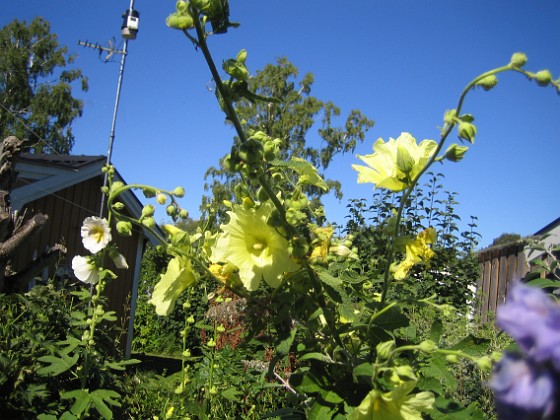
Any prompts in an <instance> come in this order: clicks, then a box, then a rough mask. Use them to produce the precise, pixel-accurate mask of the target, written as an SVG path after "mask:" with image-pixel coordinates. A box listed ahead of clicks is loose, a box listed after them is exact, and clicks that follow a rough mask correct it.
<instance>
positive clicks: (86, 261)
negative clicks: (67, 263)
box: [72, 255, 99, 284]
mask: <svg viewBox="0 0 560 420" xmlns="http://www.w3.org/2000/svg"><path fill="white" fill-rule="evenodd" d="M72 270H74V275H75V276H76V277H77V278H78V280H80V281H82V282H84V283H87V284H96V283H97V282H98V281H99V273H98V272H97V267H95V264H93V263H92V262H91V260H90V258H88V257H82V256H81V255H76V256H75V257H74V258H72Z"/></svg>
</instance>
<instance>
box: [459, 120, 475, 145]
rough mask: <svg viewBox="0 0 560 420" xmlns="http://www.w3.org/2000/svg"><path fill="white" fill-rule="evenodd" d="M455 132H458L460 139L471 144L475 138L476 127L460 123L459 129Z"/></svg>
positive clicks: (463, 122) (467, 123)
mask: <svg viewBox="0 0 560 420" xmlns="http://www.w3.org/2000/svg"><path fill="white" fill-rule="evenodd" d="M457 131H458V132H459V138H460V139H463V140H467V141H468V142H469V143H471V144H473V143H474V137H475V136H476V127H475V126H474V124H471V123H469V122H465V121H461V122H460V123H459V127H457Z"/></svg>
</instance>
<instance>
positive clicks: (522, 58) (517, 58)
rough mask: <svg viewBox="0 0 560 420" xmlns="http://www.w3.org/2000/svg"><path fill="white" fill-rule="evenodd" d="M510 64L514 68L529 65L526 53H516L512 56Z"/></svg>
mask: <svg viewBox="0 0 560 420" xmlns="http://www.w3.org/2000/svg"><path fill="white" fill-rule="evenodd" d="M510 63H511V64H512V66H514V67H523V66H524V65H525V63H527V56H526V55H525V54H524V53H521V52H516V53H514V54H513V55H512V56H511V60H510Z"/></svg>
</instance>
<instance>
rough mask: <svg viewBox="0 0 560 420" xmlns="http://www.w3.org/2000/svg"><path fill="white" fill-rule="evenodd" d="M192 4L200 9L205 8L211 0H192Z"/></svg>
mask: <svg viewBox="0 0 560 420" xmlns="http://www.w3.org/2000/svg"><path fill="white" fill-rule="evenodd" d="M191 4H192V5H193V6H194V7H196V8H197V9H198V10H205V9H206V8H207V7H208V6H209V5H210V0H191Z"/></svg>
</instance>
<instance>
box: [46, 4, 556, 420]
mask: <svg viewBox="0 0 560 420" xmlns="http://www.w3.org/2000/svg"><path fill="white" fill-rule="evenodd" d="M167 25H168V26H169V27H170V28H173V29H176V30H179V31H181V32H182V33H183V34H184V35H185V39H186V41H187V42H190V43H192V44H193V45H194V47H195V49H196V50H197V51H199V52H200V53H201V54H202V55H203V57H204V59H205V61H206V62H207V64H208V67H209V69H210V73H211V76H212V79H213V82H214V83H215V87H216V97H217V101H218V106H220V107H221V109H222V110H223V112H224V113H225V117H226V120H227V121H228V122H229V123H230V124H231V125H232V126H233V127H234V129H235V133H236V139H235V140H234V142H233V145H232V146H231V151H230V153H229V154H228V155H227V156H226V157H225V158H224V160H223V168H224V170H225V171H226V172H229V173H230V174H231V175H232V176H233V175H235V177H236V178H235V179H236V180H237V181H238V182H237V184H236V185H235V186H234V187H233V198H232V199H231V200H225V201H220V200H214V201H212V200H209V201H208V202H207V203H206V204H207V205H206V207H205V213H204V215H203V218H202V220H201V223H200V224H199V226H198V227H197V230H196V232H195V233H189V232H187V230H186V229H182V228H181V225H180V224H177V223H169V224H166V225H164V226H163V231H164V233H165V235H161V231H160V230H159V229H156V220H155V210H156V206H158V205H159V206H163V207H164V208H165V210H166V212H167V214H168V215H169V216H170V217H171V218H172V219H173V220H174V221H175V222H178V221H180V220H181V219H186V218H187V217H188V214H187V212H186V211H185V210H184V209H182V208H180V206H179V204H178V201H177V199H178V198H181V197H183V196H184V195H185V190H184V189H183V188H181V187H177V188H176V189H174V190H171V191H167V190H162V189H159V188H157V187H154V186H148V185H138V184H129V185H124V184H123V183H121V182H116V181H113V179H112V174H113V171H114V170H113V168H111V167H110V166H108V167H106V168H105V171H106V172H107V175H108V180H109V185H108V187H106V190H105V193H106V194H107V207H108V210H109V216H108V218H107V220H105V219H101V218H89V219H87V220H86V221H85V222H84V226H83V228H82V236H83V238H84V245H85V246H86V248H87V249H89V250H90V251H91V252H92V255H89V256H76V257H74V260H73V268H74V272H75V275H76V276H77V277H78V279H80V280H82V281H83V282H85V283H89V284H93V285H95V288H94V293H93V295H92V297H91V304H90V307H89V308H88V309H87V314H88V316H87V317H85V318H84V319H83V324H82V325H83V326H84V327H85V328H84V329H83V331H82V335H81V336H79V337H75V338H67V339H66V341H64V342H63V345H61V343H59V344H57V345H56V346H55V349H56V351H55V355H54V356H43V357H42V358H40V359H39V361H43V362H47V363H50V364H49V365H47V367H46V368H44V369H43V370H42V373H46V374H48V373H50V374H51V375H53V376H59V375H61V374H63V373H64V374H68V373H71V374H72V375H73V377H74V378H77V379H79V380H78V381H77V382H76V384H77V386H76V387H75V388H74V389H72V390H67V391H65V392H63V393H62V394H61V398H62V400H64V401H66V402H67V406H66V407H65V408H64V410H59V411H58V412H56V410H54V409H52V413H53V414H44V415H43V416H42V417H41V418H43V419H47V418H56V417H57V416H59V415H60V418H84V417H87V416H88V415H93V416H97V415H101V416H103V417H106V418H111V417H112V416H113V415H114V413H117V412H118V413H121V414H122V415H123V416H126V412H125V411H126V410H125V409H124V408H123V407H120V406H122V403H125V404H127V405H128V406H129V407H131V409H132V408H133V409H134V410H135V412H137V413H139V412H141V408H139V407H137V406H134V404H138V401H137V402H134V401H131V398H130V396H129V395H128V396H124V397H121V394H120V392H119V389H114V388H113V387H111V383H110V381H108V380H105V379H104V378H106V372H107V371H118V370H122V369H124V368H125V365H126V364H127V363H130V362H115V361H110V360H109V359H104V358H103V355H102V354H100V353H99V351H98V344H99V343H98V339H97V337H98V328H100V327H99V326H100V325H101V324H102V323H103V321H105V320H107V321H110V320H111V319H112V315H111V314H110V313H108V312H105V310H104V307H103V305H101V304H100V303H99V302H100V299H101V294H102V291H103V288H104V285H105V284H106V282H108V281H113V278H114V277H115V276H114V274H113V273H112V271H110V270H108V269H106V268H103V262H104V261H105V259H104V257H105V256H110V257H111V259H112V260H113V261H114V263H115V264H116V265H117V266H124V265H125V264H126V262H125V261H123V260H122V257H121V256H120V254H119V253H118V251H117V250H116V249H115V248H114V247H113V246H112V245H111V226H112V225H113V224H114V226H115V230H116V231H117V232H118V233H119V234H121V235H129V234H130V232H131V230H132V228H133V226H134V225H136V226H140V227H142V228H144V229H147V230H149V231H150V232H151V234H152V235H153V236H154V237H156V238H158V239H159V241H160V248H159V251H158V252H164V253H165V254H166V255H167V256H166V257H165V258H163V259H162V263H163V264H164V265H165V268H164V272H163V273H162V274H161V275H160V276H159V281H158V282H157V284H156V285H155V287H154V288H153V290H147V291H146V292H147V293H150V295H149V296H150V297H149V302H150V304H151V305H153V309H154V311H155V313H156V314H157V315H158V316H160V317H171V316H173V317H176V318H174V319H181V320H182V327H181V330H180V331H178V334H179V335H180V336H181V338H182V349H181V358H182V368H181V371H180V372H178V373H177V374H175V375H172V376H170V377H168V378H165V379H164V378H163V377H159V376H156V377H152V378H150V379H149V380H148V379H147V378H145V377H143V379H138V380H139V381H140V380H146V381H149V383H150V384H151V385H150V386H151V387H153V388H154V389H155V388H156V387H157V385H154V384H157V383H158V381H161V384H162V388H163V387H164V385H163V384H165V387H169V384H170V383H172V382H170V381H175V383H174V385H173V393H172V394H170V396H169V397H161V396H158V397H157V398H155V399H154V400H153V404H156V405H157V404H160V407H159V409H160V411H159V412H158V413H150V416H158V418H169V419H171V418H201V419H204V418H264V417H269V418H274V417H276V418H310V419H325V418H350V419H370V418H376V419H377V418H379V419H407V420H411V419H422V418H434V419H436V418H487V417H488V415H489V414H488V413H489V410H491V404H492V401H491V397H489V396H488V395H489V391H488V393H486V394H485V392H484V390H483V388H484V387H485V384H486V383H487V382H488V383H489V384H490V385H492V386H493V387H494V389H496V398H497V401H498V407H499V408H500V410H499V413H500V414H501V415H502V416H503V418H513V416H515V415H516V414H515V413H521V412H523V413H525V414H527V417H525V418H541V417H543V418H545V416H548V417H549V418H554V417H555V415H558V413H560V407H558V406H557V403H556V400H557V398H556V396H557V395H558V377H559V375H558V371H559V370H560V365H559V364H558V361H557V359H558V354H557V353H558V350H556V348H557V347H558V346H557V345H556V344H557V340H558V337H559V336H560V334H559V333H558V328H557V327H554V325H553V324H550V322H549V317H552V318H553V319H557V318H558V313H559V311H560V307H559V306H558V304H557V303H554V302H553V301H552V300H551V299H550V298H549V297H547V296H546V295H545V294H544V292H541V291H540V290H538V289H535V288H528V286H519V288H514V291H513V300H512V303H511V304H510V305H511V306H509V309H507V307H506V309H505V310H504V311H503V312H502V313H501V314H500V313H498V321H499V323H500V325H501V326H502V327H503V328H504V329H505V330H506V331H507V332H508V333H511V335H512V336H513V338H515V339H517V340H518V342H519V351H518V352H515V353H514V352H513V351H511V352H508V353H506V355H505V356H503V357H502V352H501V351H499V350H501V348H502V347H503V346H504V344H503V343H499V342H498V340H497V338H496V335H495V334H494V335H493V334H486V335H485V334H483V332H481V331H477V330H476V329H475V328H472V327H469V325H470V319H469V317H468V314H469V308H470V306H471V305H472V300H473V298H474V296H473V295H472V292H471V291H469V288H468V286H469V284H472V283H473V282H474V281H475V280H476V261H475V260H473V259H472V250H473V248H474V247H475V245H476V233H475V232H474V230H471V231H470V232H465V233H464V234H462V235H461V237H457V227H456V224H455V214H454V209H453V205H454V203H455V201H454V200H455V194H454V193H445V194H446V197H445V198H444V199H440V198H437V197H438V196H437V194H438V193H440V192H441V191H440V189H441V187H440V186H439V184H440V178H441V175H438V174H435V173H434V172H433V168H434V165H435V164H436V163H437V164H439V163H444V164H448V163H449V164H455V163H457V162H460V161H461V160H462V159H463V158H464V157H465V154H466V153H467V151H468V148H469V147H471V145H473V144H474V141H475V137H476V135H477V129H476V126H475V124H474V117H473V115H471V114H469V113H466V112H465V110H464V108H465V106H466V102H465V99H466V98H467V96H468V95H469V94H471V93H472V92H473V91H475V90H477V89H478V88H481V89H482V90H484V91H488V90H491V89H492V88H494V87H495V86H496V85H497V83H498V76H499V75H500V74H501V73H504V72H514V73H518V74H519V75H521V76H524V77H527V78H528V79H529V80H533V81H535V82H536V83H537V84H538V85H539V86H543V87H545V86H550V87H552V88H554V89H556V90H557V91H558V92H560V80H554V79H553V77H552V75H551V73H550V72H549V71H548V70H541V71H538V72H535V73H534V72H530V71H528V70H526V69H525V66H526V63H527V57H526V56H525V54H523V53H519V52H516V53H514V54H513V55H512V57H511V60H510V61H509V62H508V63H506V64H504V65H502V66H499V67H497V68H495V69H492V70H489V71H487V72H485V73H483V74H481V75H479V76H477V77H475V78H474V79H473V80H472V81H471V82H469V83H468V84H467V85H466V87H465V88H464V89H463V91H462V92H461V93H460V95H459V99H458V102H457V104H456V105H455V107H454V108H452V109H450V110H447V111H445V113H444V115H443V123H442V128H441V132H440V133H439V138H438V139H437V140H432V139H425V140H421V141H418V140H417V139H416V138H415V137H414V135H413V134H412V133H409V132H402V133H395V138H391V139H388V140H384V139H378V140H376V141H375V142H374V144H373V152H372V154H369V155H363V156H358V159H359V161H356V164H354V165H353V168H354V169H355V170H356V173H357V181H358V182H359V183H368V184H373V185H374V186H375V188H376V189H377V192H376V196H375V197H374V198H375V201H374V202H372V206H371V207H369V209H368V210H367V211H366V210H364V204H363V203H362V202H361V201H357V202H354V203H353V204H351V205H350V217H349V221H348V224H347V226H346V228H345V229H344V235H341V234H340V232H339V233H337V232H336V229H335V226H334V225H332V224H329V223H328V221H326V220H325V215H324V210H323V208H322V206H321V205H320V201H318V200H312V197H317V196H320V194H318V193H317V192H318V191H327V190H328V188H329V184H328V183H327V182H326V181H325V180H324V179H323V177H322V175H321V173H320V172H319V170H318V169H317V167H316V166H315V165H314V164H313V163H312V162H310V161H308V160H306V159H303V158H301V157H297V156H286V155H285V154H283V153H282V152H283V151H285V150H286V145H283V144H282V143H283V139H280V138H275V137H272V136H271V133H267V132H266V131H263V130H259V129H256V128H255V127H254V126H252V127H247V126H246V121H244V120H243V119H241V118H240V117H239V116H238V113H237V110H236V104H237V103H238V102H240V101H242V100H249V101H257V102H263V103H270V104H275V103H277V102H278V99H277V98H275V97H266V96H263V95H260V94H256V93H254V92H251V91H250V89H249V87H248V86H249V84H248V81H249V80H250V78H251V76H250V71H249V69H248V68H247V67H246V64H245V63H246V58H247V51H245V50H243V49H242V50H240V51H239V53H238V54H237V55H236V56H235V57H233V58H228V59H225V60H223V63H222V71H220V70H219V69H218V67H217V66H216V64H215V60H214V58H213V56H212V54H211V52H210V49H209V46H208V40H209V38H210V37H211V36H214V35H217V34H226V33H227V32H228V31H229V30H231V29H234V28H235V27H236V26H237V25H238V24H237V23H234V22H230V21H229V4H228V1H227V0H191V1H183V0H179V1H178V2H177V4H176V10H175V11H174V12H173V13H171V14H170V15H169V17H168V18H167ZM454 134H456V135H457V136H458V138H459V139H460V142H459V143H450V138H451V137H452V135H454ZM421 180H422V181H421ZM422 182H425V183H424V184H422ZM128 189H137V190H141V191H142V193H143V194H144V195H145V197H146V198H147V199H153V204H147V205H146V206H144V209H143V211H142V216H141V217H140V218H139V219H134V218H131V217H129V216H126V215H125V212H124V211H123V210H124V205H123V204H122V202H120V201H119V196H120V195H121V194H122V193H123V192H124V191H126V190H128ZM436 200H440V202H439V203H438V204H439V206H438V205H435V204H436V203H435V201H436ZM366 206H367V205H366ZM366 213H369V214H366ZM219 215H226V217H227V219H226V220H225V221H223V222H222V223H221V224H219V226H218V225H217V223H216V220H217V219H216V218H217V217H218V216H219ZM368 217H371V218H374V219H375V222H374V223H373V224H372V225H371V226H367V225H366V224H365V223H364V221H365V220H366V219H367V218H368ZM471 225H472V227H473V228H474V227H475V222H474V220H473V222H472V223H471ZM546 286H550V285H549V284H546ZM535 302H541V303H542V305H544V306H545V307H546V308H547V312H546V313H542V312H538V311H536V312H535V311H534V308H535V305H536V304H537V303H535ZM201 305H205V306H204V307H205V308H207V310H205V311H201V310H200V307H201ZM508 311H509V314H508ZM531 311H533V312H534V313H533V312H531ZM525 312H527V313H533V315H532V317H533V318H534V325H541V324H542V325H544V326H543V327H542V328H537V329H531V328H530V327H528V326H527V325H525V324H523V321H521V320H522V316H521V315H519V314H522V313H525ZM177 314H180V315H179V316H177ZM516 322H517V323H521V324H522V325H517V324H516ZM514 324H515V325H514ZM173 325H178V322H173ZM457 325H462V326H464V327H462V328H461V331H460V332H458V331H457V330H456V329H457ZM454 328H455V330H454ZM544 337H549V338H547V339H545V338H544ZM550 337H552V338H550ZM524 354H526V355H528V356H527V357H526V356H524ZM494 364H497V366H498V367H497V370H496V375H495V376H494V378H493V379H490V373H491V371H492V367H493V365H494ZM45 369H46V370H45ZM98 371H99V372H101V374H99V375H94V373H95V372H98ZM508 375H509V376H508ZM519 375H521V376H522V377H523V378H524V379H526V380H524V382H523V383H522V385H519V384H517V383H516V382H515V379H516V378H518V377H519ZM139 378H140V377H139ZM94 379H95V380H94ZM129 386H131V385H130V384H129ZM469 387H471V388H469ZM528 390H530V393H529V394H527V393H525V392H529V391H528ZM538 390H544V391H543V392H540V391H538ZM533 393H534V394H533ZM537 393H538V395H539V396H540V398H533V399H529V398H516V397H517V396H519V395H524V396H527V395H537ZM123 394H126V392H124V391H123ZM151 395H152V396H153V395H154V394H151ZM158 395H159V394H158ZM485 404H486V405H485ZM119 407H120V408H119ZM94 413H95V414H94ZM511 413H514V414H513V416H512V414H511ZM144 414H147V413H144ZM138 415H140V414H138ZM530 416H536V417H530Z"/></svg>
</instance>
